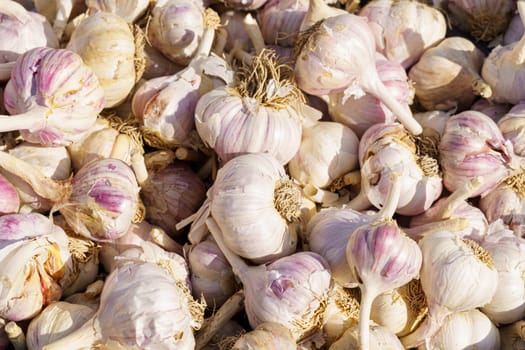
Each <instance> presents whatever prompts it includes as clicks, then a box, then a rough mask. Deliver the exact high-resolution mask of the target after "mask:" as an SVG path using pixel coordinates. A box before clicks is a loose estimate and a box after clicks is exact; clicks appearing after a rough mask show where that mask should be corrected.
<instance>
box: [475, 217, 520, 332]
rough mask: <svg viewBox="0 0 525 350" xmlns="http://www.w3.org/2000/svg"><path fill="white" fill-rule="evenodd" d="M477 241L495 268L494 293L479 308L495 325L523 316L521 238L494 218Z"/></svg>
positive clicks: (510, 321)
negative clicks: (495, 282) (480, 239)
mask: <svg viewBox="0 0 525 350" xmlns="http://www.w3.org/2000/svg"><path fill="white" fill-rule="evenodd" d="M480 244H481V246H482V247H483V248H485V249H486V250H487V251H488V252H489V253H490V254H491V255H492V259H493V260H494V264H495V266H496V269H497V270H498V287H497V290H496V294H495V295H494V297H493V298H492V299H491V300H490V302H489V303H488V304H485V305H483V306H482V307H481V311H483V313H484V314H485V315H487V316H488V317H489V318H490V319H491V320H492V321H493V322H494V323H495V324H497V325H498V324H509V323H513V322H516V321H519V320H521V319H524V318H525V239H523V238H521V237H516V236H515V235H514V233H513V232H512V231H510V230H508V229H505V228H504V227H503V225H502V222H501V221H497V222H495V223H494V224H492V225H491V232H490V234H489V235H487V236H486V237H485V238H484V240H483V241H481V243H480Z"/></svg>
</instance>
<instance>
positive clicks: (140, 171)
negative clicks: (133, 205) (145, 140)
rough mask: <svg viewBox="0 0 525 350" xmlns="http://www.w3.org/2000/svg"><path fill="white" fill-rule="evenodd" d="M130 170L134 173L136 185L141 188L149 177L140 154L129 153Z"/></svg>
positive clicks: (135, 152) (137, 152) (142, 155)
mask: <svg viewBox="0 0 525 350" xmlns="http://www.w3.org/2000/svg"><path fill="white" fill-rule="evenodd" d="M131 168H132V169H133V172H134V173H135V177H136V178H137V182H138V184H139V185H141V186H142V185H143V184H144V183H145V182H146V180H147V179H148V176H149V174H148V169H147V168H146V161H145V160H144V154H143V153H142V152H139V151H132V152H131Z"/></svg>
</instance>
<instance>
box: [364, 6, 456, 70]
mask: <svg viewBox="0 0 525 350" xmlns="http://www.w3.org/2000/svg"><path fill="white" fill-rule="evenodd" d="M359 15H360V16H364V17H366V18H368V20H369V25H370V28H371V29H372V31H373V32H374V35H375V38H376V46H377V49H378V51H379V52H381V53H383V54H384V55H385V56H386V57H387V58H388V59H389V60H392V61H394V62H397V63H400V64H401V66H402V67H403V68H404V69H408V68H409V67H410V66H412V65H413V64H414V63H416V62H417V61H418V60H419V58H420V57H421V55H422V54H423V52H425V50H427V49H428V48H430V47H432V46H434V45H436V44H437V43H438V42H439V41H441V40H442V39H444V38H445V34H446V31H447V23H446V20H445V15H444V14H443V13H442V12H441V11H439V10H438V9H437V8H435V7H433V6H430V5H427V4H426V3H424V2H420V1H411V0H401V1H394V0H375V1H370V2H368V3H367V4H366V5H365V6H364V7H363V8H362V9H361V10H360V11H359Z"/></svg>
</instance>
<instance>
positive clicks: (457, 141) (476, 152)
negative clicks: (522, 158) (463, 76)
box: [439, 110, 518, 197]
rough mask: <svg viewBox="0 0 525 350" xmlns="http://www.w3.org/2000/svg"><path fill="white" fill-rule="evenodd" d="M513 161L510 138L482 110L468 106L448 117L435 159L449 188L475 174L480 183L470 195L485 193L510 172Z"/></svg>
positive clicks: (513, 164)
mask: <svg viewBox="0 0 525 350" xmlns="http://www.w3.org/2000/svg"><path fill="white" fill-rule="evenodd" d="M517 161H518V160H517V159H516V156H515V155H514V154H513V148H512V144H511V143H510V141H508V140H506V139H505V138H504V137H503V135H502V134H501V131H500V130H499V129H498V126H497V124H496V123H495V122H494V121H493V120H492V119H490V118H489V117H488V116H486V115H485V114H483V113H481V112H477V111H472V110H468V111H464V112H461V113H458V114H455V115H453V116H451V117H450V118H449V119H448V121H447V124H446V127H445V130H444V133H443V135H442V138H441V142H440V143H439V163H440V165H441V169H442V171H443V184H444V185H445V187H446V188H447V189H448V190H449V191H455V190H456V189H457V188H458V187H461V186H462V185H463V184H464V183H465V182H467V181H470V180H471V179H473V178H475V177H479V178H481V180H482V183H481V186H479V187H478V189H477V190H476V191H474V192H473V193H472V194H471V197H476V196H478V195H480V194H481V195H482V196H483V195H486V194H487V193H488V192H489V191H490V190H492V189H493V188H495V187H496V186H497V185H498V184H499V183H500V182H501V181H503V179H505V178H506V177H508V176H509V175H511V174H513V172H514V170H513V169H516V168H517V167H518V165H517V164H516V162H517Z"/></svg>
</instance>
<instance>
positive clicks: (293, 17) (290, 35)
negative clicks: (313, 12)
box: [257, 0, 309, 46]
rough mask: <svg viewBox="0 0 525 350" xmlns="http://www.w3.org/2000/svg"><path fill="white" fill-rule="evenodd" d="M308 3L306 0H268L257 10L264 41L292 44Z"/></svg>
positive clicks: (274, 43)
mask: <svg viewBox="0 0 525 350" xmlns="http://www.w3.org/2000/svg"><path fill="white" fill-rule="evenodd" d="M308 4H309V1H308V0H268V1H267V2H266V3H265V4H264V6H263V7H262V8H261V9H260V10H259V11H257V20H258V22H259V25H260V27H261V31H262V35H263V37H264V41H265V42H266V43H267V44H272V45H282V46H293V45H294V44H295V42H296V40H297V33H298V32H299V28H300V26H301V22H302V21H303V18H304V16H305V15H306V11H307V10H308Z"/></svg>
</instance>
